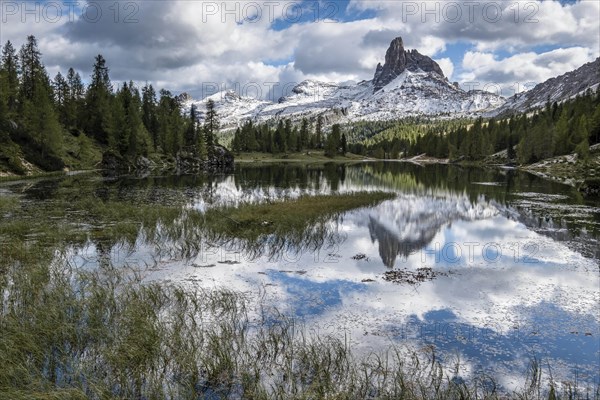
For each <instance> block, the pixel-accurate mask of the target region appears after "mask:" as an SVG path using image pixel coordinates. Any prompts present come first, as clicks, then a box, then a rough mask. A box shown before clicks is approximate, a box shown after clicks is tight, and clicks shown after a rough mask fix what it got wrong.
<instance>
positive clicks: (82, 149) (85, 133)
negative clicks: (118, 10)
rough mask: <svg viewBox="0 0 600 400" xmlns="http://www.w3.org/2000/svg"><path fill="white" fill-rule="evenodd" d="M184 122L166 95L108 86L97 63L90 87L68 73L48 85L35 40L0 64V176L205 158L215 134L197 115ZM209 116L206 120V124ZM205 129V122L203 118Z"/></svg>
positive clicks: (7, 49) (99, 60)
mask: <svg viewBox="0 0 600 400" xmlns="http://www.w3.org/2000/svg"><path fill="white" fill-rule="evenodd" d="M188 114H189V115H184V114H182V108H181V104H180V101H179V100H178V99H177V97H176V96H174V95H173V94H172V93H171V92H169V91H167V90H160V92H159V93H158V95H157V93H156V90H155V89H154V88H153V87H152V85H149V84H146V85H145V86H144V87H143V88H142V89H141V92H140V90H139V89H138V88H137V87H136V86H135V85H134V84H133V82H129V83H123V84H121V85H113V83H112V82H111V79H110V76H109V68H108V66H107V62H106V60H105V59H104V58H103V57H102V55H98V56H97V57H96V58H95V60H94V65H93V72H92V75H91V77H90V78H89V84H88V85H87V87H86V85H85V84H84V82H83V80H82V77H81V76H80V75H79V74H78V73H77V72H75V71H74V70H73V69H72V68H71V69H69V70H68V71H66V73H65V74H62V73H60V72H59V73H58V74H57V75H56V76H55V77H54V78H53V79H50V77H49V76H48V73H47V72H46V68H45V67H44V64H43V62H42V53H41V51H40V50H39V49H38V46H37V41H36V38H35V37H34V36H29V37H28V38H27V42H26V43H25V44H24V45H23V46H22V48H21V49H20V51H18V52H17V51H16V49H15V48H14V47H13V45H12V44H11V43H10V41H9V42H7V43H6V44H5V45H4V46H3V47H2V58H1V60H0V172H3V173H4V174H6V173H14V174H24V173H26V172H31V171H29V170H30V169H31V168H36V167H39V169H41V170H44V171H57V170H62V169H64V168H71V169H72V168H91V167H94V166H95V165H97V163H98V162H99V161H100V160H101V157H102V153H103V152H105V151H111V152H113V153H114V154H117V155H120V156H123V157H127V158H128V159H135V158H136V157H138V156H149V155H155V156H166V157H170V156H175V155H176V154H178V152H180V151H186V152H187V153H188V154H192V155H195V156H198V157H204V156H206V149H207V148H208V147H207V146H206V145H205V144H206V142H207V141H208V142H210V143H212V142H213V141H214V140H213V137H214V135H215V133H216V130H217V129H218V124H217V123H216V118H215V117H216V116H215V115H214V110H213V113H212V119H210V121H211V123H209V124H206V125H205V126H204V127H200V126H198V124H197V122H196V121H197V115H196V114H197V112H196V109H195V108H192V110H191V111H190V112H189V113H188ZM209 116H211V112H210V110H209V112H207V117H209ZM205 120H206V121H209V119H208V118H205Z"/></svg>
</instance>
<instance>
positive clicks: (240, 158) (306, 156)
mask: <svg viewBox="0 0 600 400" xmlns="http://www.w3.org/2000/svg"><path fill="white" fill-rule="evenodd" d="M365 159H368V157H365V156H360V155H357V154H352V153H347V154H346V155H345V156H335V157H327V156H326V155H325V153H324V151H322V150H310V151H305V152H300V153H286V154H271V153H258V152H253V153H240V154H235V161H236V162H252V161H302V162H311V161H326V162H336V161H337V162H343V161H357V160H365Z"/></svg>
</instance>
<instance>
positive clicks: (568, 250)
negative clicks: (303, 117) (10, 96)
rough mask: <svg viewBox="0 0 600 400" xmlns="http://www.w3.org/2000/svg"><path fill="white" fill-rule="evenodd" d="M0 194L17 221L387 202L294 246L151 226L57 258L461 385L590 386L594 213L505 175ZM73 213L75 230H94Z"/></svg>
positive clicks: (102, 181) (291, 177)
mask: <svg viewBox="0 0 600 400" xmlns="http://www.w3.org/2000/svg"><path fill="white" fill-rule="evenodd" d="M2 186H3V187H2V188H0V190H2V191H4V192H5V193H17V194H19V196H20V198H21V199H22V201H23V202H24V204H26V205H27V207H31V208H37V207H44V208H47V209H49V210H51V209H52V207H53V204H54V202H55V201H56V199H57V198H58V197H61V198H62V199H63V200H64V198H65V196H66V197H69V196H73V198H80V197H82V196H90V197H92V198H93V199H94V201H98V202H102V201H108V200H111V201H119V202H127V203H131V204H156V205H165V204H171V205H177V206H178V207H183V208H185V209H188V210H197V211H200V212H205V211H207V210H210V209H211V208H214V207H219V206H223V205H240V204H243V203H248V202H252V203H255V202H271V201H281V200H283V199H289V198H295V197H298V196H303V195H316V194H329V193H346V192H353V191H375V190H377V191H388V192H393V193H394V194H395V195H396V197H395V198H394V199H392V200H388V201H384V202H382V203H380V204H378V205H377V206H374V207H371V208H364V209H358V210H354V211H350V212H347V213H343V214H342V215H340V216H339V217H336V218H333V219H331V220H329V221H326V222H325V223H323V224H321V225H320V226H319V227H309V228H307V230H306V232H304V233H303V234H302V235H301V237H298V235H295V236H294V237H293V238H292V237H285V235H284V236H283V237H265V238H262V240H261V241H260V242H259V243H256V242H255V243H248V242H245V241H244V240H241V239H237V238H236V237H235V233H232V235H229V236H223V235H215V234H214V233H212V232H210V231H207V230H205V229H202V228H197V229H194V230H193V232H190V231H185V232H187V233H185V232H184V233H183V234H182V235H180V237H175V238H174V237H173V235H167V234H164V235H162V236H161V234H160V233H161V232H162V231H165V232H166V231H168V230H169V223H166V224H165V223H161V224H160V226H157V227H154V231H155V233H156V234H154V235H153V237H152V239H150V238H149V236H148V235H147V234H145V233H144V232H142V230H140V232H139V234H137V236H135V237H134V238H133V239H130V240H122V239H120V238H116V237H111V234H110V229H108V230H107V233H106V235H104V236H103V239H102V240H100V239H89V240H86V241H85V242H84V243H82V242H78V243H70V244H68V245H67V249H66V251H67V253H68V254H69V257H70V260H71V262H72V263H74V264H75V265H78V266H80V267H83V268H98V267H99V266H101V265H102V264H103V262H107V260H110V262H112V263H114V264H116V265H118V266H125V265H128V266H143V267H144V273H145V274H146V279H148V280H162V281H169V282H177V283H182V284H184V285H187V286H189V287H192V288H193V287H207V288H221V287H225V288H228V289H233V290H236V291H241V292H245V293H247V294H248V297H249V298H250V299H252V301H255V302H256V303H257V304H261V305H262V309H265V308H266V309H271V310H275V309H276V310H277V311H278V312H282V313H285V314H287V315H291V316H294V317H295V318H297V319H298V321H299V322H300V323H301V324H303V326H305V328H306V329H309V330H313V331H316V332H323V333H339V334H341V335H345V337H346V338H347V340H349V341H350V343H351V344H352V346H353V348H354V349H355V350H356V351H357V352H369V351H372V350H375V351H377V350H379V349H382V348H386V347H388V346H390V345H393V346H397V347H399V348H403V349H411V350H416V351H421V352H430V353H432V354H435V357H437V358H438V359H442V360H444V362H445V363H446V365H448V367H451V366H454V365H457V362H458V365H459V375H460V376H461V377H464V378H465V379H469V378H471V377H473V376H476V375H477V374H482V373H484V374H491V375H493V376H494V377H495V378H496V379H497V381H498V382H499V383H501V384H502V385H503V386H504V387H505V388H507V389H511V388H513V387H516V386H519V385H521V384H522V383H523V376H524V373H525V371H526V369H527V366H528V364H529V362H530V361H531V360H532V359H534V358H535V359H538V360H541V361H542V366H543V367H544V368H551V369H552V374H553V375H554V376H555V378H558V377H560V379H562V380H571V381H575V380H577V381H578V382H589V383H594V382H595V383H596V384H597V383H598V382H599V381H600V376H599V373H598V371H599V370H600V342H599V338H600V316H599V312H600V310H599V300H600V274H599V263H598V259H599V257H600V246H599V243H598V239H599V238H600V202H599V201H597V200H596V201H594V200H585V199H583V198H582V197H581V196H580V195H579V194H578V193H577V191H576V190H574V189H573V188H570V187H568V186H564V185H560V184H555V183H552V182H549V181H545V180H542V179H540V178H537V177H535V176H532V175H529V174H525V173H520V172H515V171H493V170H489V171H487V170H481V169H468V168H461V167H456V166H440V165H432V166H417V165H412V164H405V163H394V162H390V163H357V164H352V165H343V164H327V165H306V164H299V163H288V164H239V165H237V166H236V170H235V173H233V174H230V175H219V176H214V177H197V176H188V177H173V176H164V177H145V178H136V177H123V178H118V179H112V178H111V179H108V178H102V177H99V176H90V175H81V176H75V177H67V178H53V179H47V180H40V181H34V182H17V183H11V184H4V185H2ZM73 213H74V214H73V215H71V216H70V218H72V220H73V229H78V230H83V231H85V230H89V231H94V230H99V229H103V228H106V227H105V226H94V222H93V221H91V222H90V221H87V222H86V223H82V222H81V221H78V220H77V216H76V215H75V214H76V213H77V211H76V210H74V211H73ZM117 222H118V221H115V223H117ZM172 223H173V224H174V225H177V224H184V223H185V221H183V222H182V221H172ZM264 223H265V224H270V223H273V222H272V221H265V222H264ZM93 237H95V238H97V237H98V236H97V235H96V236H93ZM161 237H162V238H163V239H161ZM174 249H175V250H174ZM390 272H391V273H392V274H390ZM386 273H387V274H386ZM394 273H395V275H393V274H394ZM419 274H432V276H431V277H432V278H433V279H425V280H423V281H422V282H421V281H419V279H417V278H415V277H416V276H419ZM390 276H392V277H393V276H395V277H397V278H398V277H399V278H400V279H398V280H399V281H397V282H394V281H389V280H386V279H384V278H385V277H390Z"/></svg>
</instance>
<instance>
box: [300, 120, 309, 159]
mask: <svg viewBox="0 0 600 400" xmlns="http://www.w3.org/2000/svg"><path fill="white" fill-rule="evenodd" d="M308 145H309V132H308V120H307V119H306V118H302V126H301V127H300V146H299V149H298V151H302V150H304V149H306V148H308Z"/></svg>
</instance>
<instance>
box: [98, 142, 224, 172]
mask: <svg viewBox="0 0 600 400" xmlns="http://www.w3.org/2000/svg"><path fill="white" fill-rule="evenodd" d="M233 167H234V157H233V154H232V153H231V152H230V151H229V150H227V149H226V148H225V147H223V146H220V145H215V146H213V150H212V151H211V152H210V156H209V158H208V159H202V158H200V157H198V156H196V155H194V154H191V153H186V152H180V153H179V154H177V156H176V157H175V158H174V159H173V158H165V159H161V160H159V161H158V162H157V161H156V160H151V159H149V158H146V157H143V156H139V157H137V158H136V159H134V160H132V159H129V158H127V157H123V156H122V155H121V154H119V153H117V152H115V151H113V150H107V151H106V152H105V153H104V154H103V155H102V162H101V168H102V170H104V171H105V172H107V173H108V174H113V175H114V174H128V173H136V174H144V173H149V172H151V171H157V170H160V171H168V170H172V171H174V172H175V173H177V174H195V173H205V172H208V173H215V172H231V171H233Z"/></svg>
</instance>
